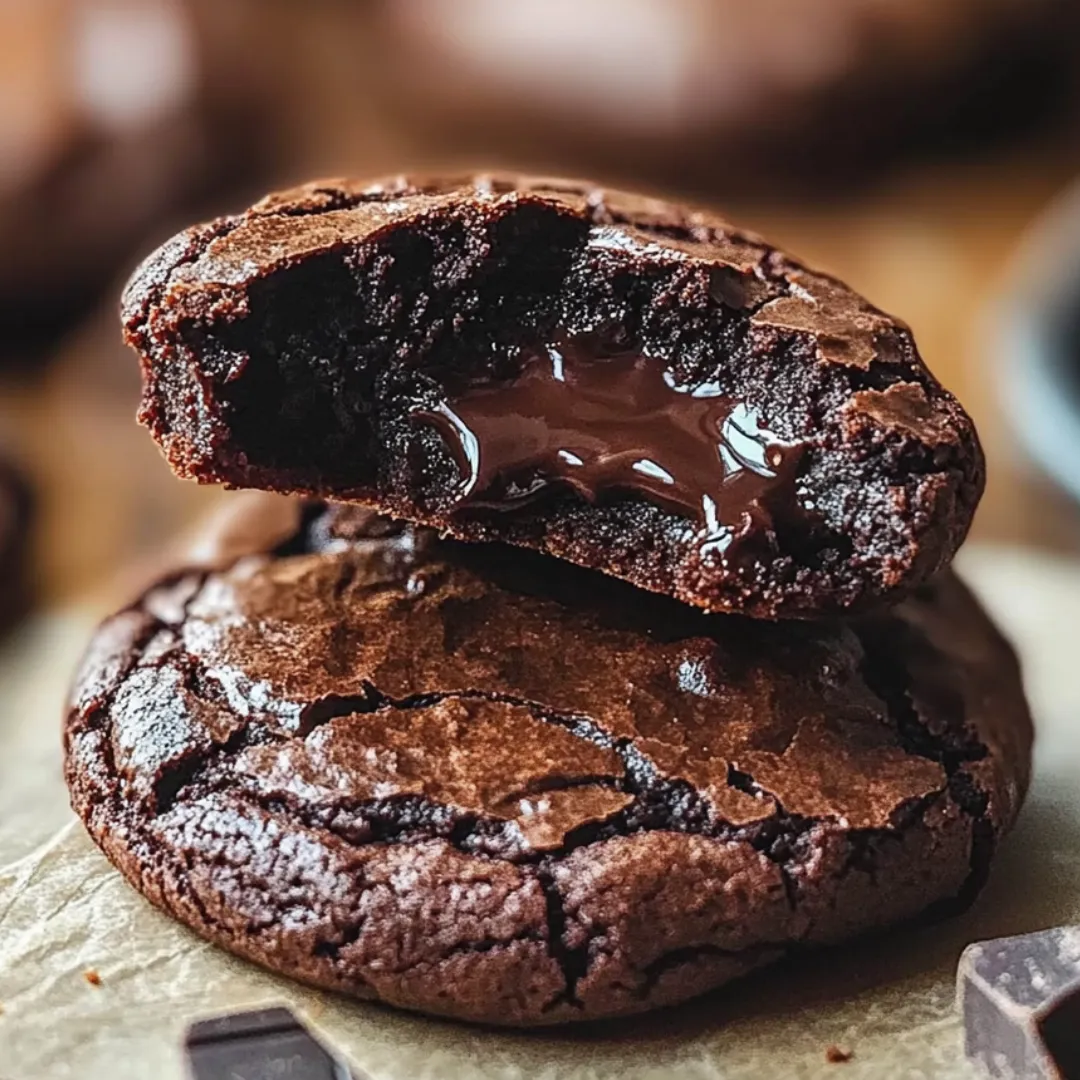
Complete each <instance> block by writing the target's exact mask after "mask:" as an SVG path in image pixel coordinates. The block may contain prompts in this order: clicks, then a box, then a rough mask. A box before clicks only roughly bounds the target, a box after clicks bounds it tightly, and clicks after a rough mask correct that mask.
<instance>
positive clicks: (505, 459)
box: [124, 177, 983, 617]
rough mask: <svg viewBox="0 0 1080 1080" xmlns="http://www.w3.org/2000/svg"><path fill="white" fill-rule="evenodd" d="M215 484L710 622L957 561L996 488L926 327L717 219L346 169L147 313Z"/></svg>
mask: <svg viewBox="0 0 1080 1080" xmlns="http://www.w3.org/2000/svg"><path fill="white" fill-rule="evenodd" d="M124 321H125V328H126V336H127V339H128V341H129V342H130V343H131V344H132V345H133V346H134V347H135V348H136V349H137V350H138V352H139V353H140V356H141V359H142V367H143V371H144V374H145V378H146V381H145V386H144V393H143V404H142V412H141V419H142V421H143V422H144V423H145V424H146V425H147V426H148V427H149V428H150V429H151V432H152V433H153V435H154V437H155V438H156V439H157V440H158V442H159V443H160V444H161V445H162V447H163V448H164V450H165V452H166V454H167V455H168V458H169V461H170V463H171V464H172V466H173V468H174V470H175V471H176V472H177V473H178V474H179V475H181V476H186V477H193V478H195V479H198V480H200V481H203V482H214V483H219V482H224V483H227V484H229V485H231V486H236V487H255V488H265V489H269V490H274V491H282V492H286V493H300V494H308V495H317V496H319V497H324V498H330V499H333V500H335V501H349V502H356V503H361V504H365V505H367V506H370V507H372V508H374V509H377V510H379V511H381V512H385V513H389V514H391V515H392V516H394V517H397V518H401V519H406V520H411V521H414V522H417V523H420V524H426V525H430V526H435V527H437V528H439V529H441V530H443V531H445V532H448V533H450V534H452V535H453V536H455V537H457V538H459V539H463V540H496V541H505V542H510V543H513V544H515V545H520V546H524V547H529V548H534V549H538V550H540V551H543V552H546V553H548V554H552V555H556V556H559V557H561V558H564V559H566V560H569V561H571V562H575V563H578V564H579V565H582V566H586V567H589V568H592V569H598V570H602V571H604V572H606V573H609V574H612V575H614V576H617V577H620V578H623V579H624V580H626V581H629V582H631V583H632V584H635V585H637V586H639V587H641V588H645V589H648V590H651V591H654V592H660V593H664V594H667V595H669V596H673V597H675V598H677V599H679V600H682V601H685V602H687V603H690V604H693V605H695V606H697V607H701V608H704V609H706V610H709V611H714V612H737V613H740V614H748V615H753V616H763V617H779V616H807V617H809V616H820V615H822V614H833V613H838V612H851V611H856V610H859V609H867V608H869V607H871V606H873V605H874V604H875V603H876V602H878V601H881V600H883V599H885V598H890V599H897V598H899V597H900V596H901V595H903V594H904V593H906V592H908V591H910V590H911V589H912V588H913V587H915V586H917V585H918V584H919V583H920V582H922V581H925V580H927V579H929V578H930V577H931V576H932V575H933V574H934V573H936V572H937V571H938V570H940V569H942V568H943V567H944V566H945V565H947V564H948V562H949V560H950V559H951V557H952V555H953V553H954V552H955V551H956V549H957V547H958V545H959V544H960V542H961V541H962V540H963V538H964V536H965V535H966V533H967V529H968V526H969V524H970V521H971V517H972V513H973V512H974V509H975V505H976V503H977V502H978V499H979V496H980V494H981V491H982V486H983V459H982V453H981V451H980V449H979V445H978V440H977V438H976V436H975V432H974V429H973V427H972V424H971V421H970V419H969V418H968V417H967V415H966V414H965V413H964V411H963V410H962V409H961V407H960V406H959V405H958V403H957V402H956V400H955V399H954V398H953V397H952V396H951V395H950V394H948V393H947V392H946V391H945V390H944V389H942V387H941V386H940V385H939V384H938V383H937V381H936V380H935V379H934V378H933V376H932V375H931V374H930V373H929V372H928V371H927V370H926V368H925V366H924V365H923V363H922V361H921V359H920V358H919V354H918V352H917V350H916V348H915V345H914V342H913V340H912V337H911V333H910V331H909V330H908V329H907V327H906V326H904V325H903V323H901V322H899V321H898V320H896V319H894V318H892V317H890V316H888V315H886V314H884V313H883V312H881V311H878V310H877V309H876V308H874V307H873V306H872V305H870V304H869V303H867V302H866V301H865V300H863V299H862V298H861V297H859V296H858V295H856V294H855V293H854V292H852V291H851V290H850V289H848V288H847V287H846V286H844V285H842V284H841V283H839V282H837V281H835V280H833V279H831V278H829V277H827V276H825V275H823V274H819V273H816V272H814V271H812V270H809V269H807V268H806V267H804V266H802V265H800V264H799V263H797V262H796V261H795V260H793V259H791V258H790V257H788V256H787V255H785V254H784V253H782V252H780V251H778V250H776V249H775V248H773V247H771V246H769V245H768V244H766V243H765V242H764V241H762V240H761V239H759V238H757V237H755V236H752V235H749V234H747V233H745V232H743V231H741V230H739V229H737V228H735V227H733V226H732V225H730V224H728V223H727V222H725V221H723V220H721V219H720V218H717V217H714V216H712V215H709V214H705V213H701V212H698V211H693V210H689V209H686V208H682V207H677V206H671V205H668V204H666V203H661V202H657V201H655V200H649V199H643V198H639V197H637V196H633V195H627V194H624V193H619V192H612V191H607V190H603V189H600V188H595V187H591V186H589V185H587V184H579V183H576V182H563V181H560V182H553V181H544V180H532V179H528V178H521V177H516V178H505V177H503V178H499V177H496V178H491V177H486V178H485V177H478V178H473V179H467V180H454V181H420V180H413V179H397V180H393V181H385V182H381V183H376V184H359V183H354V182H348V181H345V182H331V183H325V184H313V185H310V186H308V187H305V188H301V189H298V190H296V191H290V192H284V193H282V194H279V195H274V196H270V197H268V198H267V199H265V200H263V201H262V202H261V203H259V204H257V205H256V206H255V207H253V208H252V209H251V210H249V211H248V212H247V213H245V214H243V215H240V216H238V217H234V218H227V219H223V220H220V221H217V222H215V223H213V224H211V225H207V226H203V227H199V228H194V229H191V230H189V231H188V232H186V233H183V234H181V235H180V236H177V237H175V238H174V239H173V240H172V241H170V242H169V243H168V244H166V245H165V246H164V247H163V248H161V249H160V250H159V251H158V252H156V253H155V254H154V255H152V256H151V257H150V258H149V259H148V260H147V261H146V262H145V263H144V265H143V266H142V268H141V269H140V270H139V271H138V272H137V273H136V274H135V276H134V278H133V279H132V281H131V283H130V285H129V287H128V289H127V292H126V295H125V301H124Z"/></svg>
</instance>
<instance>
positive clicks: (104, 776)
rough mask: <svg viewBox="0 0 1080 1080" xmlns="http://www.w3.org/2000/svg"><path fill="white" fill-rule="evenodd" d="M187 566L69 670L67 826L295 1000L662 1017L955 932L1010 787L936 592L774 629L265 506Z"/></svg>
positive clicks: (1002, 733) (1001, 743) (993, 694)
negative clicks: (849, 615) (315, 994)
mask: <svg viewBox="0 0 1080 1080" xmlns="http://www.w3.org/2000/svg"><path fill="white" fill-rule="evenodd" d="M190 565H191V568H190V569H188V570H185V571H182V572H179V573H177V574H175V575H173V576H171V577H169V578H167V579H165V580H163V581H162V582H161V583H160V584H159V585H157V586H155V587H153V588H151V589H150V590H149V591H147V592H146V593H145V594H144V595H143V596H141V597H140V598H139V599H138V600H137V601H135V602H134V603H133V604H132V605H131V606H130V607H128V608H127V609H125V610H123V611H122V612H120V613H119V614H118V615H116V616H115V617H113V618H112V619H110V620H109V621H107V622H106V623H105V624H104V625H103V627H102V628H101V630H100V631H99V632H98V634H97V635H96V637H95V640H94V642H93V644H92V645H91V648H90V650H89V652H88V654H87V656H86V658H85V660H84V662H83V665H82V669H81V672H80V674H79V676H78V678H77V680H76V684H75V687H74V689H73V692H72V703H71V709H70V713H69V716H68V721H67V725H66V733H65V742H66V752H67V757H66V771H67V779H68V783H69V786H70V788H71V792H72V797H73V804H74V806H75V808H76V810H77V811H78V813H79V814H80V815H81V816H82V818H83V820H84V821H85V822H86V824H87V826H88V828H89V830H90V832H91V834H92V835H93V836H94V837H95V839H96V841H97V842H98V844H99V845H100V846H101V847H102V848H103V850H104V851H105V852H106V854H107V855H108V856H109V858H110V859H112V861H113V862H114V863H115V864H116V865H117V866H118V867H119V868H120V869H121V871H122V872H123V873H124V874H125V875H126V876H127V877H128V878H129V879H130V880H131V881H132V883H133V884H134V885H135V886H136V887H137V888H138V889H140V890H141V891H142V892H143V893H144V894H145V895H146V896H147V897H148V898H149V899H150V900H152V901H153V902H154V903H155V904H157V905H159V906H161V907H163V908H165V909H166V910H168V911H169V912H170V913H171V914H173V915H174V916H175V917H176V918H178V919H179V920H181V921H183V922H185V923H187V924H188V925H189V926H191V927H193V928H194V929H195V930H196V931H197V932H199V933H200V934H202V935H204V936H206V937H207V938H209V939H210V940H212V941H215V942H217V943H219V944H221V945H223V946H225V947H226V948H229V949H231V950H233V951H234V952H237V953H239V954H240V955H242V956H245V957H247V958H249V959H252V960H254V961H256V962H258V963H261V964H264V965H266V966H268V967H270V968H273V969H276V970H278V971H281V972H283V973H286V974H288V975H291V976H293V977H297V978H300V979H303V980H305V981H307V982H310V983H312V984H315V985H318V986H323V987H327V988H331V989H334V990H341V991H345V992H347V993H351V994H355V995H358V996H360V997H367V998H377V999H380V1000H383V1001H385V1002H389V1003H391V1004H394V1005H398V1006H402V1007H406V1008H412V1009H419V1010H423V1011H427V1012H434V1013H439V1014H446V1015H450V1016H455V1017H459V1018H463V1019H468V1020H477V1021H484V1022H492V1023H502V1024H514V1025H530V1024H545V1023H556V1022H563V1021H569V1020H584V1019H593V1018H599V1017H605V1016H613V1015H619V1014H626V1013H633V1012H636V1011H641V1010H644V1009H648V1008H651V1007H654V1006H659V1005H664V1004H670V1003H674V1002H677V1001H680V1000H683V999H685V998H688V997H690V996H692V995H695V994H698V993H701V992H703V991H705V990H707V989H709V988H711V987H714V986H717V985H719V984H721V983H723V982H726V981H727V980H729V979H732V978H734V977H736V976H739V975H741V974H744V973H745V972H747V971H749V970H751V969H752V968H755V967H757V966H759V965H762V964H765V963H768V962H770V961H772V960H774V959H776V958H778V957H780V956H782V955H783V954H784V953H785V952H786V951H788V950H790V949H792V948H797V947H803V946H813V945H822V944H826V943H831V942H835V941H838V940H841V939H844V938H847V937H850V936H852V935H855V934H858V933H861V932H863V931H866V930H869V929H872V928H875V927H879V926H883V925H886V924H889V923H894V922H898V921H903V920H907V919H911V918H915V917H917V916H927V917H929V916H932V915H936V914H942V913H945V912H947V911H950V910H953V909H955V908H956V907H958V906H962V905H964V904H966V903H967V902H968V901H969V900H970V899H971V898H972V897H973V896H974V894H975V893H976V891H977V890H978V888H979V886H980V885H981V884H982V882H983V880H984V878H985V875H986V873H987V869H988V866H989V863H990V859H991V856H992V854H993V851H994V848H995V845H996V843H997V841H998V839H999V838H1000V836H1001V835H1002V833H1003V832H1004V831H1005V830H1006V829H1007V828H1008V827H1009V825H1010V824H1011V823H1012V821H1013V819H1014V816H1015V814H1016V811H1017V809H1018V807H1019V803H1020V801H1021V799H1022V797H1023V793H1024V791H1025V789H1026V786H1027V780H1028V767H1029V751H1030V741H1031V726H1030V720H1029V717H1028V713H1027V710H1026V706H1025V704H1024V699H1023V694H1022V691H1021V688H1020V681H1019V675H1018V671H1017V666H1016V661H1015V659H1014V657H1013V655H1012V653H1011V651H1010V649H1009V647H1008V645H1007V644H1006V643H1005V642H1004V641H1003V640H1002V639H1001V637H1000V636H999V635H998V633H997V632H996V631H995V630H994V628H993V627H992V626H991V624H990V623H989V621H988V620H987V618H986V616H985V615H984V614H983V613H982V611H981V610H980V609H979V607H978V606H977V604H976V602H975V601H974V600H973V598H972V597H971V596H970V595H969V594H968V592H967V591H966V590H965V589H964V587H963V586H962V585H961V584H960V583H959V582H958V581H957V580H956V579H955V578H954V577H952V576H951V575H948V574H947V575H945V576H943V577H941V578H939V579H938V580H937V581H936V582H935V583H933V584H931V585H928V586H925V587H923V588H922V589H920V590H918V591H917V592H916V593H915V595H913V596H912V597H911V598H909V599H908V600H906V601H905V602H904V603H903V604H902V605H900V606H899V607H898V608H896V609H895V611H893V612H892V613H889V614H880V615H876V616H874V617H872V618H869V619H867V620H864V621H858V622H853V623H851V622H849V623H820V624H811V623H805V622H788V623H776V624H774V623H767V622H761V621H753V620H745V619H740V618H737V617H731V616H714V615H708V614H705V613H701V612H698V611H694V610H693V609H690V608H688V607H686V606H684V605H681V604H678V603H675V602H672V601H670V600H668V599H666V598H663V597H658V596H652V595H650V594H644V593H641V592H640V591H639V590H636V589H634V588H632V587H630V586H627V585H625V584H624V583H621V582H618V581H616V580H614V579H611V578H608V577H604V576H602V575H599V574H596V573H592V572H589V571H586V570H581V569H578V568H576V567H573V566H571V565H569V564H566V563H559V562H557V561H553V560H547V559H544V558H543V557H542V556H538V555H534V554H532V553H529V552H524V551H520V550H515V549H512V548H508V547H499V546H477V545H467V544H459V543H457V542H455V541H449V540H439V539H437V538H436V537H435V535H434V534H433V533H431V532H428V531H426V530H423V529H416V528H413V527H408V526H403V525H400V524H394V523H391V522H389V521H387V520H386V519H382V518H378V517H375V516H374V515H371V514H368V513H366V512H364V511H361V510H359V509H357V508H344V507H337V508H327V507H325V506H323V505H321V504H314V505H307V506H306V507H301V505H300V504H299V503H298V502H290V501H288V500H274V499H272V498H271V497H269V496H257V497H256V498H255V501H254V502H248V503H247V508H246V509H245V510H243V511H242V512H241V513H240V515H239V516H238V517H237V518H235V519H230V521H229V522H228V523H227V525H226V526H224V527H222V528H221V529H219V530H218V531H217V532H216V533H215V537H214V539H213V542H210V543H208V544H204V545H203V546H202V547H201V548H200V549H199V555H198V559H197V560H193V561H192V563H191V564H190Z"/></svg>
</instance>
